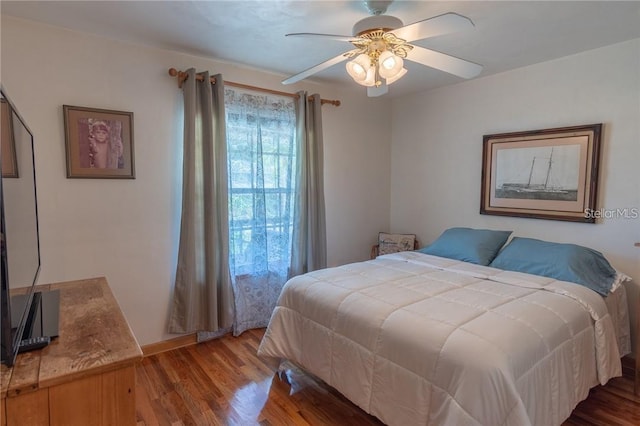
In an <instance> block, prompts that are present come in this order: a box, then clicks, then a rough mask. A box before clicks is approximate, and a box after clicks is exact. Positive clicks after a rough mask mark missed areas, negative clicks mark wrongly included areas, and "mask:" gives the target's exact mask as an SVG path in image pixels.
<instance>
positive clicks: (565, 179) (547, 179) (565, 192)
mask: <svg viewBox="0 0 640 426" xmlns="http://www.w3.org/2000/svg"><path fill="white" fill-rule="evenodd" d="M496 160H497V176H496V180H495V188H494V189H495V197H496V198H503V199H504V198H507V199H527V200H549V201H576V200H577V199H578V186H579V165H580V145H555V146H541V147H528V148H511V149H500V150H498V151H497V158H496Z"/></svg>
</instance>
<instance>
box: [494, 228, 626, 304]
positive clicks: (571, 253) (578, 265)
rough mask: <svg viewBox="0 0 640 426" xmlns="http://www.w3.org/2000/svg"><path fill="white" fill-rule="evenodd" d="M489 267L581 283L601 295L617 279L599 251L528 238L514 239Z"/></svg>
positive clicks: (605, 292) (607, 292) (604, 293)
mask: <svg viewBox="0 0 640 426" xmlns="http://www.w3.org/2000/svg"><path fill="white" fill-rule="evenodd" d="M490 266H492V267H494V268H499V269H504V270H509V271H518V272H526V273H528V274H535V275H542V276H544V277H549V278H555V279H557V280H561V281H569V282H572V283H577V284H582V285H583V286H585V287H588V288H590V289H591V290H593V291H595V292H597V293H599V294H601V295H603V296H606V295H607V294H609V291H611V286H612V285H613V283H614V282H615V279H616V276H617V272H616V270H615V269H613V268H612V267H611V265H610V264H609V262H608V261H607V259H605V258H604V256H603V255H602V254H601V253H600V252H597V251H595V250H593V249H590V248H587V247H582V246H578V245H575V244H560V243H552V242H548V241H541V240H535V239H532V238H519V237H514V238H513V240H512V241H511V242H510V243H509V244H507V246H506V247H505V248H504V250H502V251H501V252H500V254H499V255H498V256H497V257H496V258H495V259H494V260H493V262H492V263H491V265H490Z"/></svg>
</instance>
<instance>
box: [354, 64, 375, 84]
mask: <svg viewBox="0 0 640 426" xmlns="http://www.w3.org/2000/svg"><path fill="white" fill-rule="evenodd" d="M356 83H358V84H361V85H363V86H367V87H371V86H375V85H376V69H375V68H374V67H369V69H368V70H367V76H366V78H365V79H364V80H362V81H358V80H356Z"/></svg>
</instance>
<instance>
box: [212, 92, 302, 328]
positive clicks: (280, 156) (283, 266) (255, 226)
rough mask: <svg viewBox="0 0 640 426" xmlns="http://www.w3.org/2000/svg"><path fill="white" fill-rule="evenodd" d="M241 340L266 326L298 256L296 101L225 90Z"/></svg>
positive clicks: (233, 259) (237, 324)
mask: <svg viewBox="0 0 640 426" xmlns="http://www.w3.org/2000/svg"><path fill="white" fill-rule="evenodd" d="M225 108H226V111H227V115H226V116H227V144H228V145H227V146H228V159H229V224H230V228H229V230H230V259H229V261H230V264H231V276H232V280H233V288H234V294H235V302H236V321H235V324H234V334H235V335H238V334H240V333H242V332H243V331H245V330H248V329H251V328H258V327H265V326H266V325H267V323H268V322H269V319H270V318H271V313H272V312H273V309H274V308H275V305H276V302H277V300H278V296H279V295H280V290H281V289H282V286H283V285H284V283H285V282H286V280H287V272H288V268H289V262H290V256H291V234H292V226H293V198H294V194H295V192H296V187H295V179H294V173H295V163H296V161H297V159H296V149H295V145H296V138H295V127H296V126H295V124H296V122H295V112H294V109H295V106H294V99H293V98H291V97H287V96H280V95H274V94H264V93H260V92H254V91H248V90H244V89H236V88H226V89H225Z"/></svg>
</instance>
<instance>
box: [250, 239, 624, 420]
mask: <svg viewBox="0 0 640 426" xmlns="http://www.w3.org/2000/svg"><path fill="white" fill-rule="evenodd" d="M628 321H629V320H628V312H627V301H626V294H625V290H624V287H623V286H617V289H615V291H613V292H612V293H611V294H610V295H609V296H608V297H606V298H603V297H602V296H601V295H599V294H598V293H596V292H594V291H593V290H591V289H589V288H586V287H584V286H582V285H577V284H574V283H570V282H566V281H561V280H558V279H554V278H549V277H543V276H539V275H533V274H527V273H522V272H514V271H509V270H502V269H498V268H494V267H490V266H484V265H478V264H475V263H469V262H466V261H462V260H457V259H451V258H445V257H439V256H434V255H430V254H424V253H421V252H417V251H411V252H400V253H394V254H389V255H385V256H381V257H378V258H377V259H374V260H370V261H366V262H360V263H354V264H349V265H344V266H340V267H335V268H328V269H324V270H319V271H314V272H311V273H308V274H305V275H301V276H298V277H294V278H292V279H291V280H289V282H288V283H287V284H286V285H285V287H284V289H283V292H282V294H281V296H280V299H279V302H278V305H277V307H276V309H275V310H274V312H273V315H272V317H271V321H270V323H269V326H268V328H267V330H266V332H265V335H264V338H263V340H262V342H261V344H260V347H259V349H258V354H259V355H260V356H262V357H264V358H271V359H273V360H274V361H275V360H288V361H290V362H292V363H294V364H296V365H298V366H299V367H301V368H302V369H304V370H305V371H307V372H309V373H311V374H313V375H315V376H317V377H319V378H320V379H322V380H323V381H324V382H326V383H327V384H329V385H330V386H332V387H334V388H335V389H337V390H338V391H339V392H341V393H342V394H343V395H344V396H346V397H347V398H348V399H349V400H351V401H352V402H353V403H354V404H356V405H358V406H359V407H360V408H362V409H363V410H364V411H366V412H367V413H370V414H372V415H374V416H376V417H378V418H379V419H380V420H382V421H383V422H384V423H386V424H388V425H392V426H393V425H452V424H455V425H518V426H522V425H529V424H531V425H541V424H544V425H558V424H561V423H562V421H563V420H565V419H566V418H568V417H569V415H570V414H571V411H572V410H573V408H575V406H576V405H577V403H578V402H579V401H581V400H583V399H585V398H586V397H587V395H588V392H589V389H590V388H591V387H593V386H595V385H597V384H605V383H606V382H607V381H608V380H609V379H610V378H612V377H615V376H619V375H621V362H620V357H621V356H622V355H624V354H626V353H628V352H629V347H630V343H629V324H628Z"/></svg>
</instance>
